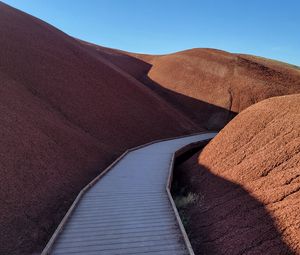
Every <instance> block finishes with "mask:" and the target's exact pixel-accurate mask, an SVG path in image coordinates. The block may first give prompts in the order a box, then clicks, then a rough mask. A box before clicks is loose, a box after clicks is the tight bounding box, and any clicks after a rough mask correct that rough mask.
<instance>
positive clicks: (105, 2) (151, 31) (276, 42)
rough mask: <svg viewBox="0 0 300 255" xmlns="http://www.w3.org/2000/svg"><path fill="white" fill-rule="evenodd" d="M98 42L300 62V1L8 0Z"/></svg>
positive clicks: (158, 51)
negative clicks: (212, 50) (211, 50)
mask: <svg viewBox="0 0 300 255" xmlns="http://www.w3.org/2000/svg"><path fill="white" fill-rule="evenodd" d="M4 2H5V3H7V4H9V5H12V6H14V7H16V8H18V9H21V10H23V11H25V12H27V13H30V14H32V15H34V16H36V17H38V18H40V19H42V20H44V21H46V22H48V23H50V24H52V25H54V26H56V27H57V28H59V29H61V30H63V31H64V32H66V33H68V34H70V35H72V36H75V37H77V38H80V39H83V40H86V41H90V42H93V43H96V44H99V45H103V46H107V47H111V48H118V49H123V50H127V51H132V52H142V53H152V54H163V53H170V52H175V51H179V50H184V49H188V48H197V47H206V48H217V49H223V50H227V51H230V52H239V53H249V54H254V55H259V56H263V57H267V58H274V59H278V60H282V61H285V62H289V63H292V64H296V65H299V66H300V0H26V1H24V0H4Z"/></svg>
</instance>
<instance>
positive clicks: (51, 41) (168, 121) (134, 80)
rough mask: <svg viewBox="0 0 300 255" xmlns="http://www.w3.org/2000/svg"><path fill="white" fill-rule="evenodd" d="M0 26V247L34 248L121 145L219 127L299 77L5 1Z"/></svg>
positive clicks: (289, 88) (290, 87)
mask: <svg viewBox="0 0 300 255" xmlns="http://www.w3.org/2000/svg"><path fill="white" fill-rule="evenodd" d="M0 35H1V36H0V85H1V86H0V92H1V94H0V96H1V100H0V116H1V123H0V130H1V132H0V135H1V145H0V152H1V153H0V164H1V167H0V171H1V178H0V201H1V203H2V206H1V207H0V226H1V230H0V254H26V253H30V252H34V251H40V250H41V248H42V247H43V245H45V243H46V242H47V240H48V239H49V237H50V236H51V234H52V232H53V231H54V229H55V227H56V226H57V225H58V223H59V221H60V220H61V218H62V217H63V215H64V213H65V212H66V210H67V209H68V207H69V206H70V204H71V202H72V201H73V199H74V198H75V196H76V194H77V193H78V192H79V190H81V189H82V188H83V187H84V185H85V184H87V183H88V182H89V181H90V180H91V179H92V178H93V177H95V176H96V175H97V174H98V173H99V172H100V171H102V170H103V169H104V168H105V166H107V165H108V164H109V163H110V162H112V160H113V159H115V158H116V157H117V156H118V155H120V154H121V152H123V151H124V150H125V149H127V148H129V147H133V146H135V145H139V144H142V143H145V142H147V141H150V140H153V139H158V138H162V137H171V136H177V135H181V134H186V133H191V132H195V131H200V130H202V128H203V127H205V128H220V127H223V126H224V124H226V123H227V121H228V120H229V119H230V118H231V117H232V116H233V115H234V112H238V111H240V110H241V109H243V108H245V107H246V106H248V105H250V104H251V103H254V102H256V101H258V100H260V99H262V98H266V97H269V96H272V95H278V94H288V93H292V92H295V91H297V89H298V87H299V86H298V87H297V89H296V85H297V84H298V85H299V82H298V81H297V77H299V73H298V72H297V71H295V69H292V68H291V67H289V66H285V65H284V69H283V67H282V64H278V63H273V62H272V66H268V65H267V64H265V62H268V61H267V60H257V59H251V58H254V57H251V56H243V57H240V56H236V55H232V54H229V53H224V52H221V51H215V50H205V49H202V50H201V49H197V50H191V51H186V52H180V53H176V54H171V55H169V56H149V55H137V54H131V53H125V52H122V51H119V50H112V49H107V48H103V47H100V46H96V45H92V44H88V43H85V42H82V41H79V40H77V39H74V38H72V37H70V36H68V35H66V34H64V33H63V32H61V31H59V30H57V29H55V28H54V27H52V26H50V25H48V24H46V23H44V22H42V21H41V20H39V19H36V18H34V17H32V16H30V15H27V14H25V13H22V12H20V11H17V10H15V9H13V8H10V7H8V6H7V5H5V4H2V3H0ZM189 61H192V63H191V64H188V63H189ZM259 61H264V62H263V63H259ZM201 63H202V64H201ZM152 65H153V66H152ZM266 66H267V67H266ZM190 69H191V71H189V70H190ZM296 72H297V73H296ZM148 73H149V75H150V77H148ZM244 76H245V77H246V78H243V77H244ZM151 79H152V80H151ZM184 79H186V81H185V82H184ZM168 80H169V81H168ZM198 80H200V82H199V81H198ZM283 80H285V81H286V82H285V83H283V82H282V81H283ZM244 81H245V82H244ZM239 82H241V84H240V85H241V88H238V84H239ZM297 82H298V83H297ZM159 83H161V85H162V86H161V85H160V84H159ZM222 84H226V86H225V85H224V88H223V87H222ZM229 84H234V86H233V85H232V87H231V85H230V86H229ZM202 86H203V87H202ZM251 86H254V89H252V88H251V89H250V87H251ZM229 87H230V89H231V90H229V89H228V88H229ZM153 91H155V92H156V93H153ZM228 91H230V93H229V92H228ZM232 98H234V99H232ZM235 98H236V99H235Z"/></svg>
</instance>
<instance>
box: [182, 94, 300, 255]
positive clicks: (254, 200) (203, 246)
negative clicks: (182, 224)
mask: <svg viewBox="0 0 300 255" xmlns="http://www.w3.org/2000/svg"><path fill="white" fill-rule="evenodd" d="M299 152H300V95H290V96H282V97H275V98H272V99H267V100H264V101H262V102H260V103H258V104H256V105H254V106H251V107H249V108H248V109H246V110H245V111H243V112H242V113H240V114H239V115H238V116H237V117H236V118H235V119H234V120H233V121H231V122H230V123H229V124H228V125H227V126H226V127H225V128H224V129H223V130H222V131H221V132H220V133H219V134H218V135H217V137H216V138H214V139H213V140H212V141H211V142H210V143H209V144H208V145H207V146H206V147H205V148H204V150H203V151H202V153H201V154H200V156H199V157H198V155H196V156H194V157H193V158H192V159H190V160H189V161H187V162H186V163H184V164H183V165H181V166H180V167H179V169H178V170H179V171H178V174H179V176H178V178H179V180H181V181H182V182H181V185H183V186H185V187H189V189H190V192H192V193H195V194H198V196H199V200H198V201H197V202H196V203H192V204H190V205H189V206H188V207H187V208H186V209H185V210H184V213H185V215H186V217H187V218H188V219H189V220H188V221H189V223H188V231H189V232H190V236H191V238H192V242H193V244H194V247H195V250H196V254H270V255H271V254H272V255H274V254H300V232H299V231H300V230H299V229H300V228H299V226H300V217H299V215H300V153H299Z"/></svg>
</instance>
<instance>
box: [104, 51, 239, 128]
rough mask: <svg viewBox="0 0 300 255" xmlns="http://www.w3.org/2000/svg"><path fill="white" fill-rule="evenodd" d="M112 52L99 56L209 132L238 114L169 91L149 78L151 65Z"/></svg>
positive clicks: (222, 125)
mask: <svg viewBox="0 0 300 255" xmlns="http://www.w3.org/2000/svg"><path fill="white" fill-rule="evenodd" d="M111 51H112V50H108V49H106V51H101V53H99V54H101V56H102V57H104V58H106V59H108V60H109V61H111V62H112V63H114V65H116V66H117V67H118V68H120V69H122V70H123V71H124V72H126V73H127V74H129V75H131V76H133V77H134V78H135V79H137V80H138V81H140V82H141V83H143V84H144V85H145V86H147V87H148V88H149V89H151V90H152V91H153V92H155V93H156V94H157V95H158V96H160V97H161V98H163V99H164V100H165V101H167V103H169V104H170V105H171V106H172V107H174V108H175V109H177V110H178V111H179V112H181V113H183V114H184V115H185V116H187V117H188V118H189V119H190V120H192V121H193V122H194V123H195V124H196V125H197V126H199V127H201V128H204V129H207V130H220V129H222V128H223V127H224V126H225V125H226V124H227V123H228V122H229V121H230V120H231V119H232V118H233V117H234V116H235V115H236V114H237V113H236V112H233V111H230V110H228V109H225V108H222V107H219V106H216V105H213V104H210V103H207V102H204V101H201V100H198V99H195V98H192V97H189V96H186V95H183V94H180V93H177V92H175V91H172V90H170V89H167V88H165V87H163V86H162V85H161V84H159V83H157V82H155V81H153V80H152V79H151V78H150V77H149V76H148V73H149V71H150V70H151V68H152V65H151V64H149V63H147V62H145V61H143V60H141V59H138V58H136V57H133V56H131V55H128V54H124V53H121V54H120V52H119V53H118V54H111V53H110V52H111ZM114 52H115V51H114Z"/></svg>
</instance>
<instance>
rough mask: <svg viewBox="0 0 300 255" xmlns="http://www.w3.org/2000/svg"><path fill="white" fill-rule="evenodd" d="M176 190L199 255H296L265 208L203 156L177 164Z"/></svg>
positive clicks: (176, 197) (177, 199)
mask: <svg viewBox="0 0 300 255" xmlns="http://www.w3.org/2000/svg"><path fill="white" fill-rule="evenodd" d="M189 157H190V156H188V157H187V158H189ZM172 192H173V196H174V199H175V201H179V203H177V204H180V206H181V207H180V208H179V211H180V214H181V216H182V218H183V222H184V223H185V225H186V229H187V232H188V235H189V237H190V240H191V243H192V246H193V248H194V251H195V253H196V254H232V255H235V254H267V255H268V254H270V255H274V254H294V253H293V251H292V250H291V249H290V248H289V246H288V245H287V244H286V243H285V242H284V240H283V239H282V236H281V233H280V231H279V230H278V228H277V227H276V223H275V222H274V219H273V218H272V215H270V213H269V212H268V211H267V209H266V208H265V205H264V204H263V203H261V202H260V201H259V200H258V199H256V198H255V197H253V196H252V195H251V194H249V192H248V191H247V190H245V189H244V188H243V187H242V186H241V185H239V184H236V183H233V182H231V181H228V180H226V179H224V178H222V177H220V176H217V175H215V174H213V173H212V172H211V171H210V169H208V168H206V167H205V166H203V165H199V164H198V154H195V155H194V156H192V158H190V160H189V161H188V162H182V160H179V161H177V162H176V167H175V171H174V181H173V190H172ZM188 194H190V196H189V195H188Z"/></svg>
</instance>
